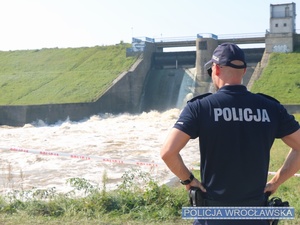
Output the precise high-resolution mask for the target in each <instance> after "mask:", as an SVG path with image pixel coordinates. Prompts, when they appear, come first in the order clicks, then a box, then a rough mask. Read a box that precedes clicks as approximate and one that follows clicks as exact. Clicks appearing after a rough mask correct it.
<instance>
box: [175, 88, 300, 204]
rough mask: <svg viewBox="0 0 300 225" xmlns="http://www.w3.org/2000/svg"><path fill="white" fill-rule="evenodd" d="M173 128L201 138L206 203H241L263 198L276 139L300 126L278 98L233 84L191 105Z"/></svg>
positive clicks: (190, 103)
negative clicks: (207, 200)
mask: <svg viewBox="0 0 300 225" xmlns="http://www.w3.org/2000/svg"><path fill="white" fill-rule="evenodd" d="M174 127H175V128H177V129H179V130H181V131H183V132H184V133H186V134H188V135H189V136H190V137H191V138H193V139H194V138H197V137H199V145H200V153H201V159H200V162H201V166H200V167H201V180H202V183H203V185H204V187H205V188H206V189H207V198H208V199H212V200H217V201H225V202H228V201H230V202H240V201H247V200H251V199H253V198H259V197H260V196H262V195H263V191H264V188H265V185H266V182H267V175H268V168H269V159H270V149H271V147H272V144H273V142H274V139H275V138H282V137H284V136H286V135H289V134H291V133H293V132H295V131H297V130H298V129H299V123H298V122H297V121H296V120H295V118H294V117H293V116H292V115H290V114H288V113H287V111H286V109H285V108H284V107H283V106H282V105H281V104H280V103H279V102H278V101H276V100H275V99H272V98H271V97H268V96H264V95H261V94H253V93H251V92H249V91H247V89H246V87H245V86H243V85H228V86H224V87H222V88H221V89H219V90H218V92H216V93H215V94H211V95H205V96H200V97H198V98H197V97H196V98H194V99H192V100H191V101H189V102H188V104H187V105H186V107H185V108H184V109H183V111H182V113H181V115H180V117H179V119H178V121H177V122H176V124H175V125H174Z"/></svg>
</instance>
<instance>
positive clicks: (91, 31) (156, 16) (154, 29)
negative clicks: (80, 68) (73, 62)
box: [0, 0, 300, 51]
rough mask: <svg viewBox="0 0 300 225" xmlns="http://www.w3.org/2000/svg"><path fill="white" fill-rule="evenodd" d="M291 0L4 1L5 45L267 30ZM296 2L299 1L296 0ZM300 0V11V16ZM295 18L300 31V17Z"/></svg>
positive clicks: (0, 36) (89, 43)
mask: <svg viewBox="0 0 300 225" xmlns="http://www.w3.org/2000/svg"><path fill="white" fill-rule="evenodd" d="M291 2H293V1H286V0H276V1H275V0H274V1H270V0H251V1H249V0H239V1H237V0H227V1H226V0H214V1H209V0H205V1H204V0H187V1H183V0H152V1H149V0H148V1H145V0H139V1H137V0H0V29H1V33H0V50H1V51H9V50H28V49H41V48H68V47H71V48H77V47H93V46H97V45H98V46H103V45H114V44H118V43H120V42H121V41H122V42H126V43H131V40H132V37H150V38H156V39H159V38H174V37H183V38H184V37H196V36H197V34H201V33H206V34H207V33H213V34H216V35H230V34H256V33H265V31H266V30H267V29H269V19H270V4H283V3H291ZM294 2H296V1H295V0H294ZM299 9H300V4H299V5H297V2H296V13H297V14H298V15H299V16H300V13H299V12H300V11H299ZM299 16H297V17H296V29H297V33H300V17H299Z"/></svg>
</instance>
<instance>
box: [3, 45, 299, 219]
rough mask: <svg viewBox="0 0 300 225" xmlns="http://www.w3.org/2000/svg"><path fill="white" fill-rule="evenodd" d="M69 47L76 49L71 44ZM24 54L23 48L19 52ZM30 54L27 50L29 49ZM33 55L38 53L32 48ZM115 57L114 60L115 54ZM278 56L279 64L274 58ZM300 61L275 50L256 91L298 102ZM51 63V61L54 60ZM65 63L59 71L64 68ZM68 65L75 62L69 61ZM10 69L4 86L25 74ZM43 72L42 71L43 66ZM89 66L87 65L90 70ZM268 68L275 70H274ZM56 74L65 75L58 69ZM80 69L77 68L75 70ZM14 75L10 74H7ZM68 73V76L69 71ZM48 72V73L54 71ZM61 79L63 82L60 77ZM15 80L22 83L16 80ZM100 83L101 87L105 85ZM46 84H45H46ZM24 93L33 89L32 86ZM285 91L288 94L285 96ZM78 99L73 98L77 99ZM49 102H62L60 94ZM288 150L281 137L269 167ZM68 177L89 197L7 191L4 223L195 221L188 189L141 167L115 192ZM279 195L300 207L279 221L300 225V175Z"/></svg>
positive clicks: (128, 174) (127, 175)
mask: <svg viewBox="0 0 300 225" xmlns="http://www.w3.org/2000/svg"><path fill="white" fill-rule="evenodd" d="M41 51H42V50H41ZM45 51H54V50H45ZM66 51H67V50H66ZM68 51H72V50H71V49H69V50H68ZM54 52H55V51H54ZM20 54H23V53H22V52H20ZM24 54H25V53H24ZM26 54H29V52H28V53H26ZM32 54H34V53H33V52H32ZM53 54H54V53H53ZM57 54H58V53H57ZM46 55H47V54H46ZM287 57H291V58H297V59H295V60H293V61H289V60H287V61H286V62H284V63H282V62H283V61H285V59H286V58H287ZM112 58H113V57H112ZM60 59H61V60H63V59H64V57H60ZM111 60H112V61H113V59H111ZM274 60H275V61H274ZM276 60H277V61H278V62H279V63H278V62H277V63H276ZM2 61H3V59H2ZM100 61H101V60H100ZM299 61H300V54H294V53H293V54H274V55H273V57H271V59H270V64H269V66H268V68H266V70H265V73H264V74H263V75H262V77H261V78H260V80H259V81H257V82H256V83H255V84H254V87H253V91H255V92H263V93H267V94H269V95H272V96H274V97H276V98H278V99H279V100H280V101H281V102H282V103H296V104H300V99H299V97H298V98H297V96H300V95H299V85H298V83H297V82H298V81H299V79H297V76H299V74H297V70H295V69H294V68H296V67H298V64H297V63H298V62H299ZM44 62H45V63H46V62H47V60H44ZM59 62H60V60H58V61H57V63H58V64H59ZM24 63H25V62H24ZM49 63H50V64H52V63H53V62H49ZM2 64H3V62H2ZM2 64H1V65H2ZM117 64H118V63H117ZM48 65H49V64H48ZM114 65H115V64H114ZM99 66H100V65H99ZM19 67H23V68H25V65H19ZM44 67H45V68H46V67H47V66H46V65H45V66H44ZM53 67H54V68H56V65H55V63H53ZM57 67H59V66H57ZM62 68H63V66H62ZM62 68H61V69H60V70H62ZM70 68H72V67H71V66H70ZM73 68H74V67H73ZM86 68H88V67H86ZM283 68H284V70H283ZM298 68H299V67H298ZM45 70H46V69H45ZM2 71H3V69H2ZM12 71H13V70H11V71H10V72H7V76H8V77H7V80H6V81H5V82H4V83H6V85H4V83H2V82H3V81H2V77H1V86H2V87H5V86H10V85H11V84H10V82H11V81H12V80H18V79H23V76H25V75H23V74H21V73H20V72H15V74H14V72H12ZM37 71H38V70H36V72H35V73H31V72H28V73H30V74H31V76H34V75H39V76H43V73H38V72H37ZM40 71H42V69H41V70H40ZM53 71H54V69H53ZM86 71H89V70H88V69H86ZM268 71H272V73H271V72H268ZM298 71H300V70H298ZM55 73H57V75H58V74H60V76H63V75H62V74H61V73H59V72H55ZM78 73H79V71H77V73H74V74H78ZM2 74H3V72H2ZM10 74H11V78H9V77H10ZM66 74H67V75H68V73H66ZM48 75H49V76H50V72H49V73H48ZM48 75H47V76H48ZM67 75H66V76H67ZM285 75H287V77H285ZM1 76H3V75H1ZM74 76H75V75H74ZM276 77H277V78H276ZM292 77H295V78H292ZM73 78H74V77H73ZM29 79H31V82H32V83H34V79H33V78H30V76H29ZM57 79H58V78H57ZM62 79H63V78H62ZM273 79H275V82H274V83H273V82H271V81H272V80H273ZM41 80H43V79H41ZM52 80H56V79H52ZM69 81H70V82H71V81H72V79H69V80H68V81H64V82H65V83H68V86H70V85H71V83H69ZM265 81H268V82H265ZM269 81H270V82H269ZM23 82H25V80H23ZM31 82H28V83H27V84H28V86H31V85H30V84H31ZM60 82H63V81H62V80H61V81H60ZM85 82H86V79H84V83H85ZM97 82H100V81H97ZM261 82H263V85H260V83H261ZM16 83H18V82H17V81H16ZM48 83H49V82H48ZM50 83H51V81H50ZM92 83H93V82H92ZM108 83H109V82H108ZM287 83H288V84H287ZM99 85H100V86H101V84H99ZM105 85H109V84H107V82H106V83H105ZM105 85H103V86H105ZM12 86H13V85H12ZM12 86H11V88H12ZM44 86H46V87H47V84H46V83H45V85H44ZM76 86H77V85H75V87H76ZM79 86H80V85H79ZM2 87H1V89H2ZM13 87H14V86H13ZM31 87H32V86H31ZM75 87H73V89H76V88H75ZM19 88H21V86H19ZM48 88H49V90H47V89H44V90H43V91H42V92H48V91H49V92H51V89H52V88H54V87H52V86H51V85H50V86H48ZM277 88H278V89H281V91H279V92H277V90H276V89H277ZM73 89H71V90H73ZM77 89H78V92H72V91H69V92H68V93H76V95H77V94H78V93H79V94H78V96H77V98H79V97H80V96H82V95H84V94H83V93H80V92H81V91H80V90H81V89H80V88H77ZM15 90H16V89H15ZM7 91H8V92H10V91H9V89H7ZM31 92H34V91H31ZM20 93H21V92H20ZM23 93H30V91H27V92H23ZM296 93H298V94H296ZM283 94H284V95H285V97H284V98H283ZM28 95H29V94H28ZM98 95H99V93H97V94H95V95H92V96H91V97H89V99H88V98H87V99H85V100H81V101H89V100H92V99H95V98H96V97H97V96H98ZM56 96H57V95H56ZM61 97H62V96H61ZM61 97H60V98H61ZM19 98H20V97H19ZM60 98H59V99H60ZM77 98H76V97H75V99H77ZM10 99H12V98H10ZM22 99H23V100H24V98H20V100H22ZM41 99H42V98H41ZM297 99H298V100H297ZM51 101H58V99H56V100H51ZM65 101H67V100H65ZM17 102H18V103H17ZM9 103H10V104H21V101H11V102H9ZM2 104H3V103H2ZM5 104H7V103H5ZM22 104H25V102H24V101H23V103H22ZM296 118H297V120H298V121H300V115H299V114H298V115H296ZM288 150H289V149H288V148H287V147H286V146H285V145H284V144H282V142H281V141H280V140H278V141H275V143H274V146H273V148H272V151H271V163H270V171H276V170H277V169H278V168H279V167H280V166H281V164H282V162H283V161H284V158H285V156H286V154H287V152H288ZM104 176H105V174H104ZM197 176H198V177H199V174H197ZM270 177H271V176H270ZM104 180H105V179H104ZM68 182H69V183H70V184H71V185H72V186H73V187H74V192H77V191H78V190H79V191H81V192H84V193H85V197H81V198H75V195H74V194H73V193H72V192H71V193H69V194H67V195H62V194H58V193H56V192H55V189H48V190H35V189H33V190H29V191H28V190H27V191H25V190H15V191H13V192H11V193H10V194H8V195H7V196H2V197H1V198H0V224H6V225H8V224H23V225H29V224H49V225H54V224H55V225H57V224H72V225H73V224H81V225H83V224H89V225H90V224H91V225H93V224H128V225H129V224H191V221H184V220H181V215H180V213H181V207H182V206H188V198H187V193H186V191H185V190H184V189H183V187H181V186H179V187H178V188H170V187H167V186H158V185H157V183H156V182H155V180H150V179H149V176H148V175H147V174H145V173H141V172H140V171H128V172H125V173H124V176H123V183H122V185H120V186H119V187H118V189H117V190H116V191H114V192H108V191H106V189H105V182H104V183H103V184H102V187H96V186H93V185H91V184H90V183H89V182H88V181H86V180H83V179H80V178H74V179H70V180H69V181H68ZM144 184H146V185H144ZM276 196H279V197H281V198H282V199H284V200H287V201H289V202H290V205H291V206H293V207H295V211H296V219H295V220H292V221H281V224H289V225H292V224H294V225H296V224H300V178H299V177H293V178H291V179H290V180H289V181H287V182H286V183H285V184H284V185H282V186H281V187H280V188H279V190H278V192H277V193H276Z"/></svg>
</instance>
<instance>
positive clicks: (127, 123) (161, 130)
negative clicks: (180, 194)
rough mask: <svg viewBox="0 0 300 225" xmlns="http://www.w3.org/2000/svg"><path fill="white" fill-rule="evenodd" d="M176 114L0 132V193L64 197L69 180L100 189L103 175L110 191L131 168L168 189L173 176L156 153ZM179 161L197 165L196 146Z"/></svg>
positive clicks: (31, 126) (98, 117)
mask: <svg viewBox="0 0 300 225" xmlns="http://www.w3.org/2000/svg"><path fill="white" fill-rule="evenodd" d="M179 113H180V110H179V109H171V110H168V111H165V112H163V113H159V112H157V111H151V112H149V113H142V114H139V115H130V114H120V115H95V116H92V117H90V118H89V119H86V120H83V121H80V122H72V121H68V120H67V121H61V122H59V123H57V124H55V125H47V124H45V123H43V121H38V122H36V123H34V124H26V125H25V126H23V127H8V126H0V138H1V144H0V153H1V158H0V190H1V192H6V191H8V190H11V189H23V190H29V189H31V188H38V189H47V188H53V187H55V188H56V190H57V191H58V192H62V193H65V192H68V191H69V190H70V189H72V188H71V187H70V186H69V184H68V183H67V180H68V179H69V178H84V179H86V180H88V181H90V182H91V183H93V184H96V185H97V184H98V185H99V186H100V187H101V184H102V178H103V174H104V173H106V175H107V178H108V180H107V184H106V188H107V189H114V188H115V187H117V185H118V184H119V183H120V182H121V180H122V179H121V177H122V175H123V174H124V173H125V172H126V171H130V170H131V169H132V168H133V169H138V170H141V171H145V172H150V174H151V175H152V176H153V178H154V179H155V180H157V181H158V182H159V183H168V182H170V181H172V180H174V175H173V174H172V173H171V172H169V170H168V168H167V167H166V166H165V165H164V163H163V161H162V160H161V159H160V155H159V152H160V148H161V146H162V144H163V142H164V140H165V138H166V136H167V134H168V132H169V131H170V129H171V128H172V126H173V124H174V123H175V121H176V119H177V117H178V115H179ZM13 149H19V151H12V150H13ZM26 150H28V152H26ZM30 150H31V151H30ZM22 151H25V152H22ZM48 153H50V154H48ZM56 153H57V154H56ZM72 156H79V157H72ZM82 156H84V158H83V157H82ZM97 157H98V158H97ZM182 157H183V159H184V161H185V162H186V164H187V165H188V166H190V167H194V166H195V165H197V161H199V150H198V140H191V141H190V142H189V143H188V144H187V146H186V147H185V148H184V150H182ZM103 159H105V160H103ZM136 162H138V163H136ZM147 163H152V164H155V166H149V165H147ZM144 164H146V165H144ZM175 181H177V180H176V179H175Z"/></svg>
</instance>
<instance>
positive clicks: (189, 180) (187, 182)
mask: <svg viewBox="0 0 300 225" xmlns="http://www.w3.org/2000/svg"><path fill="white" fill-rule="evenodd" d="M194 178H195V177H194V174H192V173H191V175H190V177H189V179H187V180H184V181H182V180H180V183H181V184H183V185H188V184H190V183H191V182H192V180H194Z"/></svg>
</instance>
